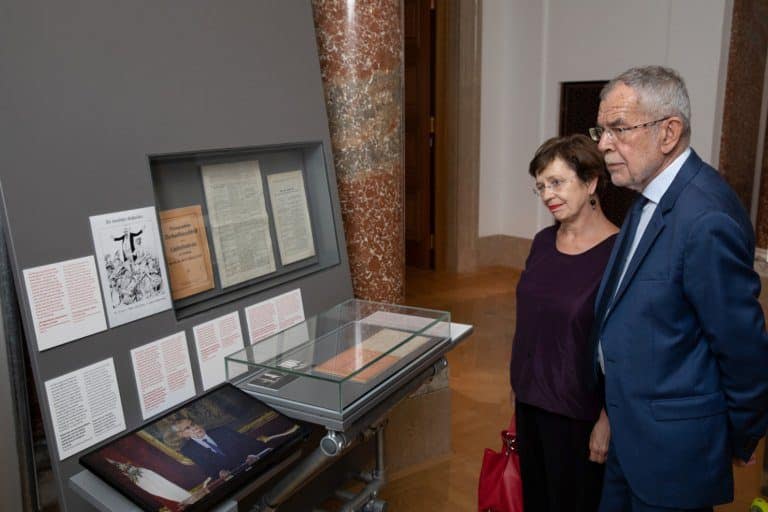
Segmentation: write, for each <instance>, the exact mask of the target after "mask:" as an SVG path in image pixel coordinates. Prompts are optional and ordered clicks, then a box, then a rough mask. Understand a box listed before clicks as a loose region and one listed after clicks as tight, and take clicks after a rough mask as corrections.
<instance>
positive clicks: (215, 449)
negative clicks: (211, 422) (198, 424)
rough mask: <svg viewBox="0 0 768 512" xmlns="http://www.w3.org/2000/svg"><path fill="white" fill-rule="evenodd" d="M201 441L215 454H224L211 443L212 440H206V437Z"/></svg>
mask: <svg viewBox="0 0 768 512" xmlns="http://www.w3.org/2000/svg"><path fill="white" fill-rule="evenodd" d="M203 442H204V443H205V445H206V446H207V447H208V449H209V450H211V451H212V452H213V453H215V454H216V455H224V453H223V452H222V451H221V450H219V448H218V447H217V446H216V445H215V444H213V442H212V441H208V440H207V439H203Z"/></svg>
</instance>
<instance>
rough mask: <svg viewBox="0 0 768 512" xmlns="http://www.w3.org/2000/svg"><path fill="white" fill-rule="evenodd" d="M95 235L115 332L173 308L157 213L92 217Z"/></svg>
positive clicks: (139, 211) (144, 210) (147, 210)
mask: <svg viewBox="0 0 768 512" xmlns="http://www.w3.org/2000/svg"><path fill="white" fill-rule="evenodd" d="M91 230H92V232H93V240H94V243H95V245H96V255H97V261H98V264H99V275H100V277H101V287H102V293H103V294H104V302H105V303H106V310H107V316H108V318H109V323H110V325H111V326H113V327H114V326H116V325H121V324H124V323H126V322H130V321H133V320H137V319H139V318H143V317H145V316H148V315H151V314H154V313H157V312H159V311H164V310H166V309H168V308H170V307H171V299H170V290H169V286H168V279H167V276H166V270H165V261H164V260H163V253H162V246H161V243H160V235H159V232H158V226H157V218H156V216H155V209H154V208H152V207H148V208H140V209H137V210H128V211H123V212H116V213H110V214H106V215H97V216H93V217H91Z"/></svg>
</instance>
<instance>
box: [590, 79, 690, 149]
mask: <svg viewBox="0 0 768 512" xmlns="http://www.w3.org/2000/svg"><path fill="white" fill-rule="evenodd" d="M620 83H621V84H624V85H626V86H628V87H631V88H632V89H634V91H635V92H637V94H638V96H639V97H640V104H641V106H642V107H643V108H644V109H645V110H646V112H648V113H650V114H653V115H654V116H657V117H664V116H679V117H680V118H682V120H683V133H682V137H683V138H688V137H689V136H690V135H691V100H690V99H688V90H687V89H686V87H685V82H684V81H683V78H682V77H681V76H680V74H679V73H678V72H677V71H675V70H674V69H671V68H665V67H663V66H642V67H637V68H632V69H628V70H626V71H625V72H623V73H622V74H620V75H619V76H617V77H616V78H614V79H613V80H611V81H610V82H608V83H607V84H606V85H605V87H603V90H602V91H601V92H600V100H601V101H602V100H604V99H605V97H606V96H607V95H608V93H610V92H611V91H612V90H613V88H614V87H616V85H618V84H620Z"/></svg>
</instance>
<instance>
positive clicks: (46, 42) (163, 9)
mask: <svg viewBox="0 0 768 512" xmlns="http://www.w3.org/2000/svg"><path fill="white" fill-rule="evenodd" d="M2 12H3V14H2V16H0V76H1V77H2V80H0V113H1V114H2V115H0V141H2V142H1V143H0V144H1V145H2V146H1V149H2V150H1V151H0V183H1V184H2V193H3V208H4V218H3V223H4V229H5V234H6V237H7V240H8V247H9V253H10V259H11V264H12V267H13V273H14V280H15V284H16V287H17V290H18V291H19V303H20V308H21V312H22V317H23V319H24V324H25V333H26V337H27V340H28V344H29V349H30V357H31V366H32V369H33V373H34V378H35V381H36V384H37V389H38V391H39V392H40V402H41V407H42V411H43V423H44V426H45V431H46V435H47V437H48V439H49V444H50V447H51V455H52V456H51V458H52V463H53V470H54V473H55V477H56V484H57V487H58V489H59V495H60V501H61V504H62V509H63V510H77V511H80V510H89V509H90V506H89V505H87V504H86V503H85V502H84V501H83V500H82V499H81V498H79V497H78V496H77V495H75V494H74V493H73V492H72V491H71V490H70V489H69V486H68V485H67V482H68V480H69V478H70V477H71V476H72V475H73V474H75V473H77V472H79V471H81V470H82V466H80V464H79V463H78V461H77V458H78V457H77V456H71V457H69V458H67V459H65V460H63V461H60V460H59V459H58V454H57V451H56V448H55V441H54V439H55V437H54V433H53V429H52V424H51V418H50V413H49V408H48V403H47V399H46V397H45V394H44V391H43V390H44V389H45V387H44V383H45V382H46V381H47V380H50V379H52V378H55V377H58V376H60V375H63V374H66V373H68V372H71V371H74V370H77V369H80V368H82V367H85V366H87V365H89V364H92V363H95V362H97V361H101V360H104V359H106V358H110V357H111V358H113V359H114V362H115V368H116V373H117V379H118V384H119V387H120V391H121V400H122V406H123V412H124V415H125V420H126V426H127V430H132V429H135V428H137V427H139V426H141V425H142V424H143V423H145V422H143V420H142V418H141V412H140V407H139V400H138V396H137V391H136V384H135V382H134V377H133V369H132V365H131V361H130V350H131V349H133V348H136V347H139V346H142V345H144V344H146V343H149V342H151V341H154V340H158V339H160V338H163V337H165V336H168V335H170V334H173V333H175V332H178V331H181V330H184V331H185V332H186V334H187V340H188V343H189V349H190V354H194V348H193V340H194V336H193V335H192V327H193V326H194V325H198V324H201V323H203V322H206V321H208V320H212V319H214V318H217V317H219V316H221V315H224V314H226V313H230V312H232V311H239V312H240V313H239V315H240V322H241V327H243V329H245V326H246V322H245V317H244V314H243V312H242V311H243V308H244V307H246V306H249V305H251V304H255V303H258V302H261V301H263V300H265V299H268V298H270V297H273V296H276V295H279V294H281V293H284V292H287V291H290V290H293V289H296V288H299V289H301V293H302V300H303V305H304V312H305V315H306V316H311V315H313V314H316V313H317V312H319V311H322V310H324V309H327V308H328V307H329V306H330V305H333V304H337V303H339V302H341V301H343V300H345V299H348V298H350V297H351V296H352V287H351V281H350V275H349V267H348V262H347V255H346V248H345V241H344V236H343V230H342V225H341V216H340V211H339V203H338V197H337V194H336V181H335V175H334V170H333V164H332V162H333V160H332V157H331V154H330V147H331V146H330V140H329V135H328V120H327V116H326V112H325V106H324V99H323V88H322V81H321V77H320V66H319V61H318V57H317V48H316V42H315V32H314V26H313V20H312V9H311V5H310V2H309V0H289V1H279V2H278V1H274V2H273V1H269V2H254V1H252V0H228V1H226V2H219V1H215V0H211V1H200V0H176V1H166V2H153V1H136V2H103V1H101V0H83V1H74V0H71V1H70V0H64V1H61V2H48V1H42V0H41V1H36V0H11V1H8V2H4V4H3V11H2ZM225 148H307V149H306V151H308V152H309V153H310V157H309V159H310V160H312V161H313V162H318V163H319V162H322V165H315V166H314V167H312V168H310V166H307V167H305V168H304V170H305V172H306V173H307V174H305V176H306V177H307V181H306V184H307V187H310V186H312V187H313V189H312V190H311V191H310V192H309V196H310V197H309V199H310V204H311V208H316V209H317V213H318V215H320V217H321V219H315V218H313V228H317V231H316V232H315V238H316V247H317V248H318V253H317V260H318V262H320V261H322V262H324V263H323V264H314V263H313V264H312V265H310V266H309V267H303V268H302V269H304V268H306V269H311V272H309V273H305V272H303V271H302V269H299V270H297V271H295V272H291V271H289V272H284V273H281V274H279V276H278V279H276V280H275V281H274V282H272V284H270V285H266V284H262V285H259V286H256V287H255V288H250V289H249V290H248V292H247V293H244V294H243V295H241V296H236V297H228V298H227V299H226V300H221V301H220V302H217V303H213V304H208V306H206V307H205V308H201V311H199V312H198V311H195V310H193V309H188V310H187V313H188V314H189V316H186V317H185V318H181V319H177V315H176V312H175V311H174V310H167V311H164V312H162V313H158V314H155V315H152V316H149V317H146V318H143V319H141V320H138V321H134V322H131V323H128V324H125V325H122V326H119V327H116V328H112V329H108V330H106V331H103V332H101V333H98V334H94V335H92V336H88V337H86V338H82V339H79V340H76V341H73V342H70V343H67V344H64V345H61V346H58V347H55V348H52V349H50V350H47V351H44V352H39V351H38V350H37V341H36V338H35V334H34V330H33V328H32V324H31V316H30V308H29V302H28V297H27V294H26V290H25V289H24V287H23V279H22V270H24V269H27V268H31V267H37V266H40V265H44V264H49V263H57V262H62V261H66V260H70V259H74V258H79V257H83V256H87V255H92V254H94V246H93V241H92V238H91V231H90V226H89V221H88V219H89V216H92V215H100V214H104V213H110V212H119V211H123V210H130V209H134V208H142V207H146V206H155V207H156V208H157V209H158V210H159V209H160V205H159V204H158V200H157V199H156V196H155V190H154V185H153V180H152V170H151V166H150V163H151V162H152V161H153V160H152V159H153V158H157V157H158V156H159V155H180V154H191V153H196V152H205V151H210V150H221V149H225ZM312 148H314V149H312ZM301 151H304V152H306V151H305V150H304V149H302V150H301ZM155 161H158V160H155ZM313 182H315V183H320V182H324V183H326V187H327V191H319V190H317V189H315V188H314V185H311V183H313ZM324 194H325V196H324ZM313 195H314V197H315V199H316V198H320V199H321V200H320V201H319V202H318V201H316V200H315V199H313ZM323 196H324V197H323ZM174 197H175V196H174V195H173V193H172V192H171V194H170V196H169V198H168V201H169V202H170V203H172V202H173V201H174ZM165 200H166V199H163V201H165ZM323 201H325V202H326V205H325V206H321V205H320V203H322V202H323ZM323 219H331V220H332V222H327V223H326V222H324V221H323ZM334 247H335V254H336V259H335V260H334V258H333V257H332V255H333V252H334V249H333V248H334ZM321 248H322V250H321ZM324 258H326V259H324ZM202 309H205V311H202ZM181 316H183V315H181ZM244 338H245V339H246V340H247V336H246V335H245V334H244ZM191 360H192V366H193V372H194V374H195V385H196V394H197V395H198V396H199V395H200V394H201V393H202V385H201V382H200V375H199V371H198V364H197V361H196V358H195V357H194V355H192V356H191Z"/></svg>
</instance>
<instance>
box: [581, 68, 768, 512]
mask: <svg viewBox="0 0 768 512" xmlns="http://www.w3.org/2000/svg"><path fill="white" fill-rule="evenodd" d="M600 97H601V102H600V110H599V113H598V119H597V122H598V126H597V127H596V128H592V129H591V130H590V135H591V136H592V138H593V139H594V140H595V141H597V142H598V147H599V149H600V150H601V151H602V152H603V154H604V157H605V163H606V165H607V167H608V171H609V172H610V174H611V180H612V181H613V183H614V185H617V186H620V187H627V188H630V189H632V190H636V191H637V192H640V194H641V195H640V197H639V198H638V200H637V201H636V203H635V204H634V205H633V207H632V208H631V210H630V212H629V214H628V215H627V219H626V220H625V222H624V225H623V226H622V229H621V233H620V235H619V238H618V239H617V240H616V244H615V245H614V249H613V254H612V255H611V259H610V260H609V263H608V267H607V268H606V272H605V275H604V276H603V280H602V282H601V285H600V291H599V292H598V297H597V301H596V312H595V314H596V317H595V326H596V327H595V330H594V332H593V339H594V351H595V368H594V373H595V376H596V377H601V376H604V379H605V380H604V383H605V402H606V403H605V405H606V411H607V413H608V417H609V419H610V424H611V433H612V439H611V443H610V447H609V451H608V461H607V464H606V476H605V486H604V489H603V495H602V501H601V506H600V510H601V511H604V512H618V511H633V512H638V511H670V510H712V506H713V505H715V504H719V503H726V502H729V501H731V500H732V499H733V473H732V468H731V463H732V461H733V462H734V463H737V464H745V463H748V462H749V461H750V460H751V459H752V457H753V452H754V450H755V447H756V445H757V443H758V441H759V439H760V438H761V437H762V436H763V435H764V434H765V431H766V425H767V424H768V415H767V411H768V336H766V332H765V323H764V318H763V312H762V309H761V307H760V304H759V303H758V295H759V292H760V280H759V278H758V276H757V275H756V274H755V272H754V271H753V259H754V235H753V230H752V226H751V224H750V220H749V217H748V215H747V213H746V212H745V211H744V208H743V207H742V205H741V203H740V202H739V199H738V197H737V196H736V194H735V193H734V192H733V190H731V188H730V187H729V186H728V185H727V184H726V183H725V182H724V181H723V179H722V178H721V177H720V175H719V174H718V173H717V171H716V170H715V169H713V168H712V167H710V166H709V165H707V164H706V163H704V162H703V161H702V160H701V158H699V156H698V155H697V154H696V153H695V152H694V151H693V150H692V149H691V148H690V147H689V141H690V133H691V127H690V102H689V99H688V93H687V91H686V87H685V84H684V82H683V80H682V79H681V78H680V76H679V75H678V74H677V73H676V72H675V71H673V70H671V69H668V68H663V67H659V66H648V67H643V68H634V69H630V70H628V71H626V72H624V73H622V74H621V75H619V76H618V77H616V78H615V79H613V80H612V81H611V82H609V83H608V84H607V85H606V86H605V88H604V89H603V91H602V93H601V96H600Z"/></svg>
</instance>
